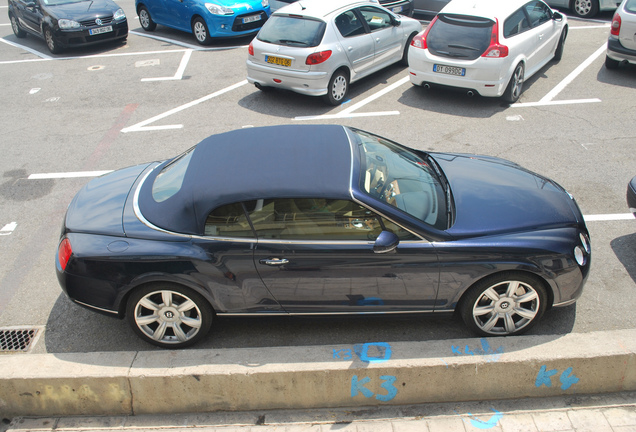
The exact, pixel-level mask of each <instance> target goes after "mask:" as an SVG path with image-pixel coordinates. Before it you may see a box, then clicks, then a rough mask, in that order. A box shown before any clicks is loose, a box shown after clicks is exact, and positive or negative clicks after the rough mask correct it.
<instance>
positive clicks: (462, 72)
mask: <svg viewBox="0 0 636 432" xmlns="http://www.w3.org/2000/svg"><path fill="white" fill-rule="evenodd" d="M433 72H437V73H443V74H447V75H457V76H466V68H461V67H456V66H444V65H438V64H436V65H433Z"/></svg>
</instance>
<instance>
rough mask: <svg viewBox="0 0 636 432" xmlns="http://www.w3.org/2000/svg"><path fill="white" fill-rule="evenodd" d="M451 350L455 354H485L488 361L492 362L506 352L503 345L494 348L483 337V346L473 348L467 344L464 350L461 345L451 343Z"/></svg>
mask: <svg viewBox="0 0 636 432" xmlns="http://www.w3.org/2000/svg"><path fill="white" fill-rule="evenodd" d="M451 351H452V353H453V354H455V355H472V356H474V355H480V356H485V357H487V359H486V361H488V362H491V361H497V360H499V357H501V355H502V354H503V352H504V347H503V345H501V346H499V348H497V349H496V350H493V349H492V347H491V346H490V344H489V343H488V341H487V340H486V339H484V338H481V348H477V349H471V348H470V347H469V346H468V345H466V346H465V347H464V349H463V350H462V348H461V347H459V346H455V345H451Z"/></svg>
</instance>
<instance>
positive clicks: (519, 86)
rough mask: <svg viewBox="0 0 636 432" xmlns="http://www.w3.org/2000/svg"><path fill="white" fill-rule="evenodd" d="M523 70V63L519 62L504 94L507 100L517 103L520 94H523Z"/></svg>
mask: <svg viewBox="0 0 636 432" xmlns="http://www.w3.org/2000/svg"><path fill="white" fill-rule="evenodd" d="M523 71H524V68H523V63H519V64H518V65H517V67H515V70H514V72H513V73H512V76H511V77H510V81H509V82H508V87H506V91H505V92H504V94H503V98H504V100H505V101H506V102H509V103H515V102H517V101H518V100H519V96H521V92H522V91H523Z"/></svg>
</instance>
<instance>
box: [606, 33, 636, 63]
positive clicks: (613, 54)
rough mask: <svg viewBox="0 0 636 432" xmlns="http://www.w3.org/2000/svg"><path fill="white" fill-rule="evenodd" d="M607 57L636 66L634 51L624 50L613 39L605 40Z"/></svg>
mask: <svg viewBox="0 0 636 432" xmlns="http://www.w3.org/2000/svg"><path fill="white" fill-rule="evenodd" d="M607 56H608V57H609V58H611V59H612V60H616V61H620V62H623V61H625V62H629V63H632V64H636V50H632V49H628V48H625V47H624V46H623V45H621V43H620V41H619V40H618V39H616V38H613V37H612V38H609V39H608V40H607Z"/></svg>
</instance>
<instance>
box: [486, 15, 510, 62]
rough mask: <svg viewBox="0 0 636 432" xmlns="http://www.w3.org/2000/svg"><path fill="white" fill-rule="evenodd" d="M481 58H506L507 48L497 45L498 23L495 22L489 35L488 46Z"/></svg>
mask: <svg viewBox="0 0 636 432" xmlns="http://www.w3.org/2000/svg"><path fill="white" fill-rule="evenodd" d="M481 56H482V57H491V58H493V57H494V58H501V57H507V56H508V47H507V46H505V45H502V44H500V43H499V21H497V20H495V24H494V25H493V26H492V33H491V34H490V46H489V47H488V48H487V49H486V51H484V53H483V54H482V55H481Z"/></svg>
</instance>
